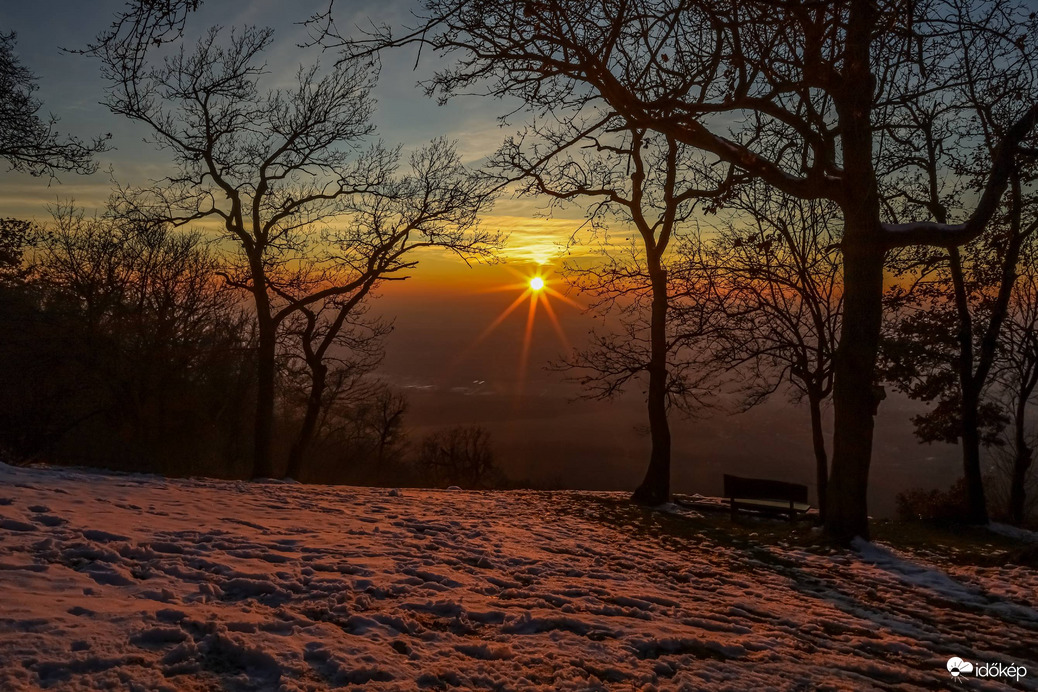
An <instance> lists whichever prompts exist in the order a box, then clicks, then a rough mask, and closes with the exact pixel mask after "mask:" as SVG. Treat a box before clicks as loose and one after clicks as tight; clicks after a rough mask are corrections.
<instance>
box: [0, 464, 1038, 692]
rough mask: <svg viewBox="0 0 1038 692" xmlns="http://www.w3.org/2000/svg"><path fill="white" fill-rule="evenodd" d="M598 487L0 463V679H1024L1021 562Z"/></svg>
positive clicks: (1036, 581) (416, 684) (99, 685)
mask: <svg viewBox="0 0 1038 692" xmlns="http://www.w3.org/2000/svg"><path fill="white" fill-rule="evenodd" d="M619 497H621V496H620V495H618V494H610V493H571V492H552V493H548V492H525V491H522V492H470V491H462V490H452V491H450V492H445V491H432V490H411V489H393V490H389V489H378V488H352V487H315V486H302V485H298V484H286V483H251V484H250V483H240V482H221V481H211V480H194V479H191V480H167V479H163V478H159V477H154V476H133V475H106V474H101V473H93V472H85V471H76V470H55V469H28V468H14V467H10V466H4V465H2V464H0V585H2V588H0V689H2V690H5V691H6V690H35V689H39V688H44V689H61V690H85V689H136V690H169V691H173V690H187V691H190V690H209V689H227V690H319V689H326V688H334V687H350V686H354V687H357V688H363V689H388V690H413V689H445V688H449V687H463V688H469V689H502V690H504V689H523V690H525V689H543V690H555V689H573V690H578V689H579V690H585V689H689V690H695V689H705V688H710V689H714V688H719V689H752V688H756V687H759V688H762V689H814V688H826V687H829V688H836V689H870V688H905V689H907V688H914V687H922V688H931V689H947V688H949V687H950V685H951V684H952V680H951V677H950V674H949V673H948V671H947V670H946V668H945V663H946V662H947V660H948V658H949V657H951V656H953V655H954V656H959V657H961V658H963V659H965V660H967V661H973V662H975V663H976V662H1000V663H1002V664H1004V665H1010V664H1014V663H1015V664H1017V665H1022V666H1025V667H1027V668H1028V670H1030V671H1034V673H1029V674H1028V677H1026V678H1024V679H1023V680H1022V681H1021V683H1020V684H1021V685H1023V686H1025V687H1026V686H1028V685H1031V686H1032V688H1033V687H1034V686H1035V683H1036V682H1038V649H1036V648H1035V645H1034V642H1035V641H1036V638H1038V613H1036V612H1035V608H1036V606H1038V604H1036V602H1035V599H1036V594H1038V577H1036V575H1035V573H1034V571H1033V570H1029V569H1025V568H1021V567H1016V566H1013V565H1005V566H1001V567H983V568H982V567H973V566H967V565H954V566H949V565H938V564H934V563H932V562H927V561H926V560H924V559H922V558H920V557H918V556H915V555H912V554H908V553H902V552H899V551H896V550H894V549H892V548H889V547H886V546H879V545H874V544H868V543H864V542H861V543H858V544H857V545H856V546H854V549H853V550H848V551H836V552H833V553H829V552H826V551H821V550H818V551H815V550H805V549H801V548H796V547H791V546H787V545H784V544H782V543H779V544H777V545H767V544H763V543H762V544H760V545H755V544H749V545H746V544H740V545H739V546H738V547H735V546H734V545H733V544H732V543H730V542H724V541H719V540H718V539H717V537H716V536H713V537H711V535H708V534H706V533H703V532H697V531H694V530H692V531H688V532H687V535H686V534H675V533H669V532H667V531H663V530H661V529H660V524H659V523H658V522H657V519H656V518H659V519H660V520H666V521H667V522H671V523H673V522H681V521H684V520H685V519H686V518H683V517H682V516H680V511H679V510H677V509H676V508H674V507H665V508H664V511H661V512H659V513H656V514H650V515H648V517H649V518H648V519H645V520H644V521H643V522H642V523H641V524H638V525H635V524H633V523H626V524H625V523H623V522H620V521H617V520H616V519H615V517H612V518H610V517H607V516H606V515H607V508H608V507H611V506H612V505H611V504H610V503H615V502H616V500H617V499H618V498H619ZM689 515H690V516H695V515H696V513H695V512H689ZM969 683H970V685H971V686H972V688H973V689H1004V687H1002V685H1001V683H999V682H997V681H995V680H983V679H970V680H969Z"/></svg>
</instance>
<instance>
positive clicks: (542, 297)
mask: <svg viewBox="0 0 1038 692" xmlns="http://www.w3.org/2000/svg"><path fill="white" fill-rule="evenodd" d="M508 270H509V271H510V272H511V273H512V274H514V275H515V276H516V278H518V279H520V280H521V281H522V283H517V284H507V285H504V286H500V287H498V288H494V289H490V290H492V291H521V293H520V294H519V295H518V296H517V297H516V299H515V300H514V301H512V304H511V305H509V306H508V307H506V308H505V309H504V310H502V311H501V314H499V315H498V316H497V318H496V319H494V321H493V322H491V323H490V325H489V326H487V328H486V329H485V330H484V331H483V333H482V334H480V335H479V336H478V337H477V338H476V340H475V342H474V343H473V344H472V346H475V345H476V344H478V343H480V342H481V341H483V339H484V338H486V337H487V335H489V334H490V332H492V331H494V329H496V328H497V327H498V326H500V325H501V323H502V322H504V321H505V320H506V319H507V318H508V316H509V315H511V314H512V313H513V312H515V311H516V310H517V309H518V308H519V306H520V305H522V304H523V303H526V302H528V304H529V309H528V311H527V313H526V330H525V332H524V333H523V342H522V354H521V355H520V357H519V378H518V381H519V387H520V392H521V387H522V382H523V380H524V379H525V373H526V364H527V360H528V359H529V356H530V344H531V341H532V340H533V326H534V319H535V315H536V313H537V305H538V304H541V305H542V306H543V308H544V312H545V313H547V317H548V322H549V323H550V324H551V326H552V327H553V328H554V329H555V333H556V334H557V335H558V337H559V341H560V342H561V343H562V345H563V346H564V347H565V348H567V349H568V348H570V343H569V339H567V338H566V334H565V332H563V330H562V325H561V324H559V318H558V317H557V316H556V314H555V309H554V308H553V307H552V302H551V300H550V298H555V299H556V300H558V301H560V302H562V303H565V304H567V305H569V306H570V307H573V308H575V309H577V310H583V309H584V308H583V306H582V305H580V304H578V303H576V302H575V301H573V300H571V299H570V298H569V297H568V296H566V295H564V294H562V293H559V292H558V291H556V290H555V289H554V288H552V287H551V286H550V285H549V281H548V279H547V278H546V277H547V276H549V275H550V274H551V269H550V268H548V267H545V266H542V265H539V266H538V268H537V269H536V270H535V271H536V273H535V274H532V275H531V274H526V273H523V272H520V271H516V270H514V269H511V268H508ZM470 348H471V347H470Z"/></svg>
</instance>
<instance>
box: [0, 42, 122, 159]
mask: <svg viewBox="0 0 1038 692" xmlns="http://www.w3.org/2000/svg"><path fill="white" fill-rule="evenodd" d="M14 51H15V35H14V33H9V34H3V33H0V158H2V159H4V160H6V161H7V163H8V164H10V166H11V168H12V169H14V170H16V171H25V172H26V173H29V174H30V175H48V176H50V177H52V178H53V177H54V176H55V175H56V174H57V173H59V172H61V171H69V172H72V173H81V174H88V173H93V172H94V171H95V170H97V163H96V162H95V161H94V159H93V157H94V155H95V154H97V153H98V152H102V151H104V150H105V149H107V141H108V139H109V135H105V136H102V137H97V138H96V139H94V140H93V141H92V142H84V141H82V140H81V139H78V138H76V137H73V136H62V135H59V134H58V133H57V132H56V131H55V126H56V125H57V118H55V117H54V116H53V115H51V116H50V117H47V118H45V117H43V116H42V115H41V114H40V111H41V110H42V108H43V103H42V102H41V101H40V100H39V99H38V98H36V96H34V93H35V92H36V90H37V89H38V88H39V87H38V85H37V84H36V76H35V75H33V74H32V72H30V71H29V70H28V69H27V68H26V67H25V66H24V65H22V63H21V61H20V60H19V59H18V56H17V55H15V52H14Z"/></svg>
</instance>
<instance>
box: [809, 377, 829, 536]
mask: <svg viewBox="0 0 1038 692" xmlns="http://www.w3.org/2000/svg"><path fill="white" fill-rule="evenodd" d="M808 405H809V406H810V408H811V444H812V446H813V447H814V451H815V484H816V488H817V492H818V516H819V518H820V519H822V520H823V521H824V520H825V498H826V495H827V492H828V486H829V456H828V455H827V454H826V451H825V435H824V434H823V432H822V397H821V395H820V394H818V393H815V392H812V393H809V394H808Z"/></svg>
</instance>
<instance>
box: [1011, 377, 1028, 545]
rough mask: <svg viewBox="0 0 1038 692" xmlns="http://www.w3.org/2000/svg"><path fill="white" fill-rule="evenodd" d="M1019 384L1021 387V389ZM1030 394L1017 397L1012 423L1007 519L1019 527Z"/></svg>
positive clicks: (1023, 494) (1026, 466)
mask: <svg viewBox="0 0 1038 692" xmlns="http://www.w3.org/2000/svg"><path fill="white" fill-rule="evenodd" d="M1023 386H1024V385H1023V383H1021V387H1023ZM1025 391H1028V390H1025ZM1029 398H1030V393H1029V391H1028V393H1027V394H1024V395H1018V398H1017V403H1016V415H1015V420H1014V421H1013V446H1014V447H1015V454H1014V455H1013V475H1012V483H1011V485H1010V486H1009V518H1010V520H1011V521H1012V522H1013V523H1014V524H1016V525H1017V526H1019V525H1020V524H1022V523H1023V521H1024V501H1025V499H1026V492H1027V488H1026V484H1027V471H1028V470H1029V469H1030V468H1031V461H1032V459H1031V456H1032V455H1031V447H1030V446H1029V445H1028V444H1027V436H1026V429H1025V423H1026V421H1025V419H1024V416H1025V415H1026V414H1027V400H1028V399H1029Z"/></svg>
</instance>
